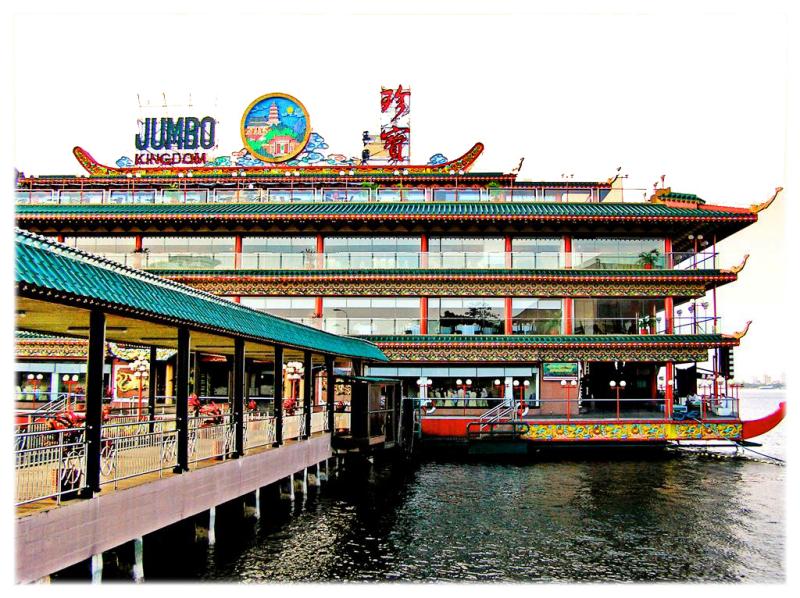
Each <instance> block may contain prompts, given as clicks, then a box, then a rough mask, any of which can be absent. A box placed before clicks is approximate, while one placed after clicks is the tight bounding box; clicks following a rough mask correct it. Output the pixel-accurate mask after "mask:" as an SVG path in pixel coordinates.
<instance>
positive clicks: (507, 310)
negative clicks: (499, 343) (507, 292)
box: [505, 297, 514, 334]
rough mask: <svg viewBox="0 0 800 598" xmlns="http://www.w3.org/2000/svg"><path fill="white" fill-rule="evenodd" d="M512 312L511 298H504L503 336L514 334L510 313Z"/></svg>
mask: <svg viewBox="0 0 800 598" xmlns="http://www.w3.org/2000/svg"><path fill="white" fill-rule="evenodd" d="M512 311H513V300H512V299H511V297H506V298H505V334H514V326H513V318H512V317H511V312H512Z"/></svg>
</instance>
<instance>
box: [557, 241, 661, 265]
mask: <svg viewBox="0 0 800 598" xmlns="http://www.w3.org/2000/svg"><path fill="white" fill-rule="evenodd" d="M654 251H655V252H657V253H652V252H654ZM643 254H644V255H645V256H647V255H652V256H654V257H653V259H652V260H651V259H644V256H643ZM651 262H652V263H651ZM646 263H651V267H652V268H664V267H665V261H664V240H663V239H573V240H572V265H573V268H584V269H586V268H592V269H599V270H619V269H638V268H642V267H646V266H645V264H646Z"/></svg>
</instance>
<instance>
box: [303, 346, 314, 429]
mask: <svg viewBox="0 0 800 598" xmlns="http://www.w3.org/2000/svg"><path fill="white" fill-rule="evenodd" d="M312 367H313V364H312V361H311V351H305V352H304V353H303V432H302V436H303V438H308V437H309V436H311V393H313V392H314V370H313V369H312Z"/></svg>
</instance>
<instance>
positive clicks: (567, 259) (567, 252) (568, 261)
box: [564, 235, 572, 268]
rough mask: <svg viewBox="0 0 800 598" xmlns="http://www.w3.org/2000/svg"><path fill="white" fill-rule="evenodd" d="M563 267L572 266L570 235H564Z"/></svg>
mask: <svg viewBox="0 0 800 598" xmlns="http://www.w3.org/2000/svg"><path fill="white" fill-rule="evenodd" d="M564 267H565V268H572V237H570V236H569V235H564Z"/></svg>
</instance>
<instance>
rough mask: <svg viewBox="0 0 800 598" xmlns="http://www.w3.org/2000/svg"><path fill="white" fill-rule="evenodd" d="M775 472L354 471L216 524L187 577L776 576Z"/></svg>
mask: <svg viewBox="0 0 800 598" xmlns="http://www.w3.org/2000/svg"><path fill="white" fill-rule="evenodd" d="M773 434H775V433H773ZM772 442H773V444H776V443H777V446H779V447H782V441H781V440H777V441H776V440H773V441H772ZM784 473H785V470H784V469H783V468H782V467H778V466H775V465H770V464H766V463H762V462H757V461H750V460H743V459H736V460H734V459H715V458H710V457H703V456H697V455H672V454H670V455H665V456H663V457H656V458H654V457H653V456H652V455H649V456H647V457H645V456H644V455H641V456H637V455H636V453H629V454H627V455H624V456H623V457H622V458H621V457H620V456H619V455H618V454H615V455H614V456H613V457H609V456H607V455H603V454H599V453H596V452H595V453H587V454H586V455H585V456H583V455H582V456H581V458H580V459H575V458H574V457H572V458H571V460H564V459H563V458H561V459H558V460H555V459H552V460H546V461H541V460H540V461H538V462H532V461H528V462H519V463H517V462H514V463H512V462H506V463H499V462H465V461H463V460H461V461H425V462H421V463H417V464H413V465H408V466H403V467H401V466H398V465H392V464H388V463H385V464H377V465H373V466H369V465H367V464H364V465H363V466H361V467H353V468H351V469H350V470H348V471H345V472H343V473H342V475H341V476H340V477H338V478H337V479H333V480H331V481H330V482H328V483H326V484H325V485H324V486H323V490H322V492H321V493H320V494H319V495H314V494H311V495H310V496H309V497H308V498H307V499H306V500H305V502H304V503H303V502H301V501H298V503H297V504H295V505H294V507H292V506H290V505H289V504H288V503H279V502H275V503H270V504H269V505H268V506H267V507H265V510H264V511H263V512H262V520H261V523H260V524H258V525H253V523H252V522H249V523H248V522H240V523H239V524H238V525H237V524H235V523H230V524H229V525H228V524H224V525H223V523H222V522H221V521H220V524H219V525H218V531H217V533H218V543H217V545H216V546H215V547H214V549H213V551H212V552H211V554H209V555H206V557H205V563H200V565H199V570H194V571H192V572H188V571H187V572H186V579H192V578H193V579H197V577H200V578H202V579H205V580H213V579H216V580H231V581H234V580H235V581H245V582H262V581H273V582H275V581H308V582H310V581H337V580H349V581H368V580H372V581H515V582H535V581H625V580H630V581H659V580H664V581H759V582H765V581H773V582H774V581H781V580H782V579H783V577H784V565H783V553H784V526H783V521H784V517H783V512H784V506H783V505H784V501H783V492H784ZM226 526H228V527H227V528H226V529H220V528H224V527H226ZM155 577H158V575H155ZM148 578H149V579H150V580H154V579H155V578H154V575H153V572H152V571H151V574H150V575H149V576H148Z"/></svg>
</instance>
